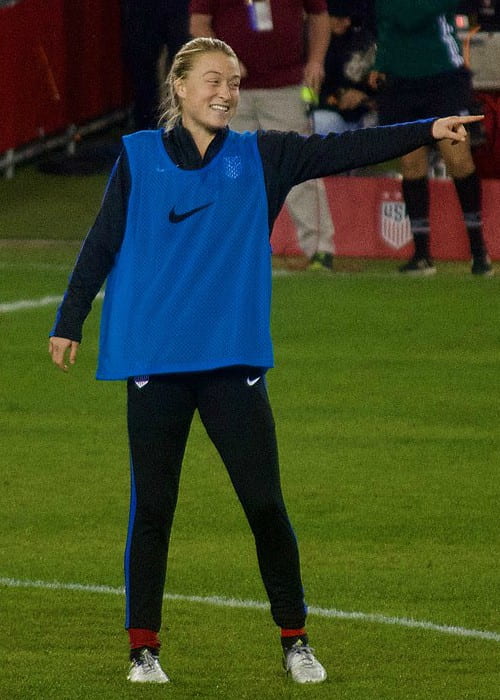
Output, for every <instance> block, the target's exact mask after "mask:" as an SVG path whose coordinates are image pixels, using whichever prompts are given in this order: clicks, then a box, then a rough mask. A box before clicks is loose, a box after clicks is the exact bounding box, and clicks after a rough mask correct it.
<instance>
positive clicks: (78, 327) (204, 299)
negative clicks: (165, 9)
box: [49, 38, 474, 683]
mask: <svg viewBox="0 0 500 700" xmlns="http://www.w3.org/2000/svg"><path fill="white" fill-rule="evenodd" d="M239 81H240V72H239V64H238V60H237V58H236V55H235V54H234V52H233V51H232V49H231V48H230V47H229V46H227V44H225V43H223V42H221V41H220V40H217V39H212V38H202V39H195V40H193V41H191V42H189V43H187V44H186V45H185V46H184V47H183V48H182V49H181V50H180V51H179V52H178V53H177V54H176V57H175V58H174V62H173V65H172V69H171V71H170V74H169V76H168V80H167V82H168V99H167V102H166V104H165V107H164V109H165V112H164V116H163V119H162V128H161V129H157V130H147V131H140V132H136V133H134V134H131V135H129V136H125V137H124V139H123V143H124V148H123V151H122V153H121V155H120V156H119V159H118V161H117V163H116V166H115V168H114V170H113V172H112V174H111V177H110V180H109V183H108V186H107V188H106V191H105V196H104V199H103V202H102V205H101V209H100V211H99V213H98V216H97V219H96V221H95V223H94V225H93V226H92V228H91V230H90V231H89V233H88V235H87V237H86V239H85V242H84V244H83V246H82V249H81V251H80V254H79V256H78V259H77V262H76V265H75V267H74V270H73V272H72V275H71V278H70V281H69V285H68V288H67V290H66V293H65V295H64V298H63V301H62V303H61V305H60V307H59V309H58V311H57V315H56V320H55V324H54V327H53V329H52V331H51V334H50V335H51V337H50V340H49V352H50V355H51V357H52V360H53V362H54V363H55V364H56V365H57V366H58V367H59V368H60V369H62V370H67V369H68V365H67V362H68V361H69V363H70V364H74V363H75V361H76V358H77V353H78V349H79V345H80V341H81V338H82V327H83V323H84V321H85V318H86V317H87V315H88V313H89V311H90V308H91V305H92V302H93V300H94V298H95V296H96V295H97V293H98V291H99V289H100V288H101V286H102V284H103V282H104V281H105V280H106V278H107V285H106V294H105V299H104V305H103V310H102V317H101V337H100V348H99V361H98V368H97V377H98V379H105V380H125V381H126V382H127V398H128V403H127V424H128V436H129V447H130V465H131V507H130V521H129V528H128V537H127V545H126V550H125V582H126V586H125V588H126V621H125V627H126V629H127V630H128V635H129V643H130V654H131V667H130V671H129V676H128V677H129V680H130V681H132V682H153V683H166V682H168V681H169V678H168V676H167V675H166V673H165V672H164V671H163V669H162V667H161V665H160V661H159V649H160V639H159V636H158V633H159V630H160V627H161V618H162V603H163V591H164V585H165V579H166V570H167V557H168V548H169V541H170V533H171V526H172V521H173V517H174V512H175V508H176V503H177V496H178V489H179V480H180V472H181V465H182V460H183V455H184V450H185V446H186V442H187V438H188V434H189V429H190V425H191V421H192V419H193V415H194V412H195V410H198V412H199V415H200V417H201V420H202V422H203V424H204V426H205V428H206V430H207V433H208V435H209V436H210V439H211V440H212V442H213V443H214V445H215V446H216V448H217V449H218V451H219V453H220V455H221V457H222V460H223V462H224V464H225V466H226V468H227V470H228V473H229V475H230V478H231V481H232V484H233V486H234V488H235V490H236V493H237V495H238V497H239V500H240V502H241V504H242V507H243V509H244V512H245V515H246V517H247V520H248V522H249V525H250V528H251V530H252V533H253V535H254V538H255V545H256V550H257V559H258V563H259V567H260V572H261V575H262V579H263V582H264V586H265V589H266V592H267V595H268V597H269V600H270V606H271V615H272V617H273V620H274V622H275V623H276V625H277V626H278V627H279V628H280V632H281V635H280V636H281V646H282V653H283V663H284V667H285V669H286V670H287V672H288V673H290V675H291V677H292V678H293V680H294V681H296V682H298V683H319V682H322V681H324V680H325V678H326V671H325V669H324V668H323V666H322V665H321V663H320V662H319V661H318V660H317V659H316V657H315V655H314V654H313V651H312V649H311V648H310V646H309V640H308V636H307V632H306V628H305V623H306V616H307V611H306V605H305V601H304V590H303V585H302V579H301V570H300V560H299V552H298V546H297V540H296V537H295V535H294V532H293V529H292V526H291V524H290V521H289V518H288V515H287V511H286V507H285V504H284V501H283V495H282V491H281V484H280V473H279V463H278V450H277V445H276V434H275V427H274V420H273V415H272V410H271V406H270V403H269V399H268V394H267V389H266V382H265V374H266V372H267V370H268V369H269V368H270V367H272V365H273V348H272V342H271V336H270V300H271V260H270V257H271V251H270V246H269V238H270V234H271V230H272V225H273V223H274V220H275V219H276V216H277V215H278V213H279V210H280V208H281V206H282V205H283V203H284V201H285V198H286V195H287V194H288V192H289V190H290V189H291V188H292V187H293V186H295V185H297V184H299V183H300V182H302V181H304V180H306V179H308V178H314V177H324V176H327V175H332V174H335V173H337V172H341V171H342V170H345V169H347V168H350V167H355V166H360V165H369V164H371V163H375V162H378V161H380V160H386V159H389V158H393V157H397V156H399V155H401V154H402V153H404V152H405V151H407V150H408V149H410V150H413V149H415V148H416V147H418V146H420V145H422V144H428V143H432V141H433V139H434V138H453V139H456V140H458V141H460V140H462V139H463V138H465V129H464V127H463V123H466V122H467V121H468V120H472V119H474V117H469V118H467V117H464V118H459V117H450V118H448V119H441V120H438V121H435V122H433V121H432V120H428V121H423V122H420V123H414V124H406V125H398V126H393V127H386V128H384V129H368V130H359V131H355V132H347V133H345V134H341V135H336V134H332V135H330V136H326V137H320V136H318V135H312V136H310V137H305V136H302V135H299V134H297V133H294V132H277V131H272V132H265V131H259V132H252V133H245V134H240V133H237V132H235V131H232V130H230V129H229V128H228V124H229V122H230V121H231V119H232V117H233V116H234V113H235V111H236V109H237V106H238V99H239ZM201 526H202V514H201V515H200V527H201Z"/></svg>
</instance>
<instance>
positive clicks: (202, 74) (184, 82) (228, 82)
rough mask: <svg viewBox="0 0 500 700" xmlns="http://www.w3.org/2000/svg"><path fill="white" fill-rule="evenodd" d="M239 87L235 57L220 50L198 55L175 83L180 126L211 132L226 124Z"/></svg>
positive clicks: (236, 102)
mask: <svg viewBox="0 0 500 700" xmlns="http://www.w3.org/2000/svg"><path fill="white" fill-rule="evenodd" d="M239 88H240V69H239V66H238V61H237V60H236V59H234V58H232V57H231V56H226V55H225V54H224V53H221V52H220V51H209V52H207V53H204V54H202V55H201V56H199V57H198V58H197V59H196V61H195V63H194V65H193V67H192V69H191V70H190V71H189V73H188V74H187V75H186V77H184V78H180V79H179V80H178V81H177V82H176V84H175V89H176V92H177V96H178V98H179V101H180V104H181V112H182V124H183V126H184V127H185V128H186V129H189V130H190V131H193V132H196V131H200V130H204V131H206V132H210V133H213V132H215V131H217V130H218V129H222V128H224V127H226V126H227V125H228V124H229V121H230V120H231V119H232V117H233V116H234V114H235V112H236V108H237V106H238V100H239Z"/></svg>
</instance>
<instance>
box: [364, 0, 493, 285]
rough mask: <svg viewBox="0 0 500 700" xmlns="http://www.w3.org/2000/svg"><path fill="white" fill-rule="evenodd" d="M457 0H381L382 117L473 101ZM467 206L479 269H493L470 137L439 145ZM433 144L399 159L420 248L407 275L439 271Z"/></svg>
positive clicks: (374, 82)
mask: <svg viewBox="0 0 500 700" xmlns="http://www.w3.org/2000/svg"><path fill="white" fill-rule="evenodd" d="M458 5H459V2H458V1H457V0H421V2H418V3H416V2H414V0H391V2H384V0H376V3H375V10H376V22H377V55H376V60H375V66H374V71H373V72H372V74H371V76H370V84H371V86H372V87H373V88H374V89H375V88H377V87H378V88H379V89H380V94H379V97H378V100H377V103H378V114H379V121H380V123H381V124H391V123H394V122H395V121H399V122H402V121H412V120H414V119H422V118H425V117H431V116H438V117H439V116H444V115H445V114H468V113H469V109H470V105H471V104H472V88H471V79H470V73H469V71H468V70H467V69H466V68H465V66H464V60H463V57H462V54H461V47H460V43H459V40H458V37H457V33H456V27H455V12H456V10H457V7H458ZM438 148H439V151H440V153H441V156H442V158H443V160H444V162H445V164H446V169H447V172H448V174H449V175H450V176H451V177H452V179H453V182H454V184H455V188H456V191H457V195H458V199H459V202H460V206H461V208H462V212H463V216H464V222H465V226H466V229H467V234H468V239H469V245H470V252H471V257H472V267H471V271H472V273H473V274H475V275H486V276H489V275H492V274H493V269H492V266H491V261H490V258H489V256H488V251H487V248H486V244H485V241H484V237H483V222H482V213H481V183H480V180H479V178H478V176H477V174H476V169H475V165H474V161H473V159H472V155H471V149H470V141H469V139H468V140H467V141H464V142H462V143H460V144H453V145H452V144H451V143H450V142H449V141H442V142H440V143H439V144H438ZM428 154H429V149H428V148H426V147H424V148H419V149H417V150H415V151H413V152H412V153H408V154H407V155H405V156H403V157H402V158H401V170H402V174H403V183H402V188H403V197H404V200H405V202H406V210H407V213H408V216H409V218H410V223H411V232H412V236H413V242H414V246H415V252H414V255H413V256H412V258H411V259H410V260H409V261H408V262H407V263H406V264H405V265H403V266H402V267H401V268H400V271H401V272H403V273H409V274H420V275H430V274H434V273H435V272H436V268H435V267H434V263H433V261H432V257H431V250H430V224H429V183H428V176H427V175H428Z"/></svg>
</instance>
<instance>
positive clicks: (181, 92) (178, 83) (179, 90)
mask: <svg viewBox="0 0 500 700" xmlns="http://www.w3.org/2000/svg"><path fill="white" fill-rule="evenodd" d="M174 90H175V94H176V95H177V96H178V97H180V98H184V97H186V86H185V85H184V81H183V79H182V78H177V80H174Z"/></svg>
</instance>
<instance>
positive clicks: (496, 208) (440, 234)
mask: <svg viewBox="0 0 500 700" xmlns="http://www.w3.org/2000/svg"><path fill="white" fill-rule="evenodd" d="M324 182H325V187H326V191H327V195H328V203H329V206H330V212H331V216H332V220H333V223H334V225H335V236H334V245H335V254H336V255H338V256H346V257H351V256H352V257H370V258H407V257H409V256H410V255H411V253H412V251H413V246H412V243H411V234H410V224H409V220H408V218H407V217H406V214H405V207H404V202H403V198H402V194H401V180H398V179H395V178H378V177H330V178H325V180H324ZM430 197H431V211H430V223H431V249H432V255H433V257H435V258H436V259H438V260H467V259H468V258H469V257H470V252H469V247H468V242H467V234H466V231H465V226H464V223H463V219H462V214H461V210H460V205H459V202H458V199H457V195H456V192H455V187H454V185H453V182H452V181H451V180H446V179H443V180H431V181H430ZM483 221H484V235H485V238H486V241H487V244H488V248H489V251H490V255H491V257H492V258H493V259H495V260H499V259H500V180H483ZM271 242H272V247H273V252H274V253H275V254H276V255H285V254H286V255H293V254H297V255H298V254H300V252H301V251H300V248H299V247H298V244H297V236H296V231H295V228H294V225H293V223H292V221H291V218H290V216H289V215H288V213H287V211H286V207H285V208H284V209H283V210H282V212H281V214H280V216H279V217H278V219H277V221H276V224H275V226H274V230H273V235H272V238H271Z"/></svg>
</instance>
